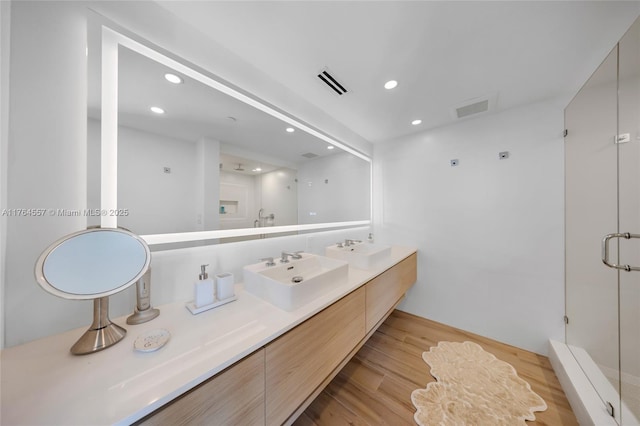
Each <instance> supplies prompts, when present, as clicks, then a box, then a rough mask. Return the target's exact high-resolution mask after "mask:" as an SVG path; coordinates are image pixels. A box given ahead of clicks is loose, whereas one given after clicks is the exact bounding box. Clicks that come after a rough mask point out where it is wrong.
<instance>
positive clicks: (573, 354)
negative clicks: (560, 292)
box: [549, 340, 640, 426]
mask: <svg viewBox="0 0 640 426" xmlns="http://www.w3.org/2000/svg"><path fill="white" fill-rule="evenodd" d="M549 360H550V361H551V366H552V367H553V370H554V371H555V373H556V376H557V377H558V380H559V381H560V384H561V385H562V389H563V390H564V392H565V394H566V395H567V399H568V400H569V404H571V408H572V409H573V411H574V413H575V415H576V418H577V419H578V422H579V423H580V424H581V425H598V426H618V422H617V421H616V420H615V419H614V418H613V417H611V416H610V415H609V413H608V412H607V406H606V405H605V403H604V402H603V398H604V399H605V400H606V401H608V402H611V403H612V405H613V406H614V407H615V409H618V407H619V406H620V403H619V401H620V398H619V396H618V393H617V392H616V390H615V388H614V387H613V385H612V384H611V382H610V381H609V380H608V379H607V377H605V375H604V374H603V373H602V371H601V370H600V369H599V368H598V366H597V365H596V363H595V362H593V360H592V359H591V357H590V356H589V354H588V353H587V352H586V351H585V350H584V349H582V348H579V347H576V346H569V345H567V344H565V343H562V342H558V341H556V340H550V341H549ZM578 360H579V362H578ZM587 374H588V376H587ZM594 386H596V387H597V388H598V389H600V392H602V395H603V396H602V397H601V396H600V395H599V394H598V392H596V390H595V389H596V388H595V387H594ZM622 411H623V412H622V421H623V423H622V425H623V426H631V425H640V421H638V419H637V417H636V416H634V414H633V413H632V411H631V410H630V409H629V408H628V407H627V406H626V405H624V404H622ZM616 417H618V418H620V416H616Z"/></svg>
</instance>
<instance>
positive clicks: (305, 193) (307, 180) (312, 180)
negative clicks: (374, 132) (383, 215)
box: [298, 152, 371, 224]
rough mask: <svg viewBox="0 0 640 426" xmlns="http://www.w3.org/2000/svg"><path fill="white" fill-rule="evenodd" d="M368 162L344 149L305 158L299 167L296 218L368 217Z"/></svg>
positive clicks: (316, 220)
mask: <svg viewBox="0 0 640 426" xmlns="http://www.w3.org/2000/svg"><path fill="white" fill-rule="evenodd" d="M370 173H371V169H370V163H368V162H367V161H364V160H362V159H360V158H358V157H355V156H353V155H351V154H348V153H346V152H342V153H338V154H333V155H330V156H326V157H319V158H314V159H312V160H309V161H306V162H304V163H302V164H301V165H300V167H299V168H298V222H299V223H301V224H302V223H325V222H341V221H346V220H366V219H367V218H369V214H370V210H371V203H370V200H371V198H370V196H369V193H368V191H363V190H362V189H363V188H369V187H370V181H371V174H370Z"/></svg>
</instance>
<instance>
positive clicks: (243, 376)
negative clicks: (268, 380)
mask: <svg viewBox="0 0 640 426" xmlns="http://www.w3.org/2000/svg"><path fill="white" fill-rule="evenodd" d="M264 423H265V422H264V349H260V350H258V351H256V352H254V353H253V354H252V355H249V356H248V357H246V358H244V359H242V360H241V361H238V362H237V363H236V364H234V365H232V366H231V367H229V368H227V369H226V370H224V371H222V372H221V373H218V374H217V375H215V376H214V377H212V378H210V379H209V380H207V381H206V382H204V383H202V384H201V385H199V386H197V387H195V388H194V389H192V390H190V391H189V392H187V393H185V394H184V395H182V396H180V397H178V398H177V399H175V400H174V401H172V402H170V403H169V404H167V405H165V406H164V407H163V408H161V409H159V410H158V411H156V412H154V413H151V414H150V415H149V416H148V417H145V418H144V419H142V420H141V421H140V422H139V423H138V424H144V425H194V424H195V425H226V424H230V425H231V424H234V425H263V424H264Z"/></svg>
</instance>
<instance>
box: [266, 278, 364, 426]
mask: <svg viewBox="0 0 640 426" xmlns="http://www.w3.org/2000/svg"><path fill="white" fill-rule="evenodd" d="M364 306H365V291H364V288H360V289H358V290H356V291H354V292H353V293H351V294H349V295H348V296H346V297H344V298H343V299H341V300H339V301H338V302H336V303H334V304H333V305H331V306H329V307H328V308H326V309H325V310H323V311H322V312H320V313H318V314H317V315H315V316H314V317H312V318H310V319H308V320H307V321H305V322H304V323H302V324H300V325H299V326H297V327H296V328H294V329H293V330H291V331H289V332H287V333H286V334H284V335H282V336H281V337H279V338H278V339H277V340H275V341H274V342H272V343H270V344H269V345H267V347H266V368H267V373H266V378H267V383H266V391H267V394H266V404H267V410H266V411H267V424H268V425H276V424H282V423H283V422H284V421H286V420H287V419H288V418H289V416H290V415H291V414H292V413H293V412H294V411H295V410H296V409H297V408H298V406H300V404H302V403H303V402H304V401H305V400H306V399H307V397H308V396H309V395H310V394H311V393H312V392H313V391H314V390H315V389H316V388H317V387H318V386H319V385H320V384H321V383H322V382H323V381H324V379H325V378H327V377H328V376H329V375H330V374H331V372H332V371H333V370H334V369H335V368H336V367H337V366H338V365H339V364H340V362H342V360H343V359H344V358H345V357H346V356H347V355H348V354H349V352H350V351H351V350H352V349H353V348H354V346H355V345H356V344H357V343H358V342H360V341H361V340H362V339H363V338H364V335H365V331H364V328H365V314H364Z"/></svg>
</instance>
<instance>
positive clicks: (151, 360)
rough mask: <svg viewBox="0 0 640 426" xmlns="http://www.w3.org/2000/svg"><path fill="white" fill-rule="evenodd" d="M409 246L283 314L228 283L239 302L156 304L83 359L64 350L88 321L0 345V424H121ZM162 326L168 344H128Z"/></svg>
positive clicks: (280, 330) (401, 255)
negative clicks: (142, 348) (194, 310)
mask: <svg viewBox="0 0 640 426" xmlns="http://www.w3.org/2000/svg"><path fill="white" fill-rule="evenodd" d="M415 252H416V250H415V249H413V248H409V247H398V246H394V247H393V249H392V252H391V258H390V259H389V260H388V261H387V262H385V264H383V265H381V266H380V267H378V268H376V269H372V270H362V269H356V268H349V280H348V283H347V284H345V285H343V286H341V287H340V288H337V289H335V290H332V291H331V292H329V293H327V294H326V295H323V296H322V297H319V298H318V299H317V300H314V301H313V302H311V303H309V304H307V305H305V306H302V307H300V308H299V309H297V310H295V311H292V312H286V311H283V310H281V309H278V308H276V307H275V306H273V305H271V304H269V303H267V302H264V301H262V300H261V299H258V298H256V297H254V296H253V295H251V294H249V293H246V292H244V291H243V290H242V286H241V285H237V286H236V295H237V297H238V300H237V301H235V302H232V303H229V304H226V305H223V306H220V307H218V308H215V309H212V310H210V311H206V312H203V313H200V314H198V315H192V314H191V313H190V312H189V311H188V310H187V309H186V307H185V302H184V301H183V302H176V303H171V304H168V305H163V306H159V307H158V308H159V309H160V316H159V317H158V318H156V319H154V320H152V321H150V322H148V323H145V324H140V325H127V324H126V323H125V321H126V316H124V317H121V318H116V319H115V320H113V322H114V323H116V324H118V325H121V326H123V327H125V328H126V329H127V335H126V337H125V338H124V339H123V341H121V342H119V343H118V344H116V345H114V346H112V347H110V348H108V349H105V350H103V351H100V352H96V353H94V354H91V355H84V356H74V355H71V354H70V353H69V348H70V347H71V346H72V345H73V344H74V343H75V341H76V340H77V339H78V338H79V337H80V336H81V335H82V333H84V332H85V331H86V329H87V327H88V324H87V327H85V328H81V329H77V330H73V331H69V332H66V333H63V334H59V335H56V336H51V337H47V338H44V339H40V340H36V341H34V342H30V343H27V344H24V345H20V346H16V347H12V348H8V349H5V350H3V351H2V357H1V361H0V368H1V370H0V372H1V374H0V380H1V384H2V386H1V389H0V400H1V407H0V421H1V422H2V424H6V425H18V424H28V425H45V424H46V425H74V424H78V425H89V424H91V425H95V424H130V423H133V422H135V421H136V420H139V419H141V418H142V417H144V416H146V415H147V414H149V413H151V412H153V411H155V410H156V409H158V408H159V407H161V406H162V405H164V404H166V403H167V402H169V401H171V400H172V399H174V398H175V397H177V396H178V395H180V394H182V393H184V392H186V391H187V390H189V389H191V388H193V387H194V386H196V385H198V384H200V383H202V382H203V381H205V380H207V379H208V378H210V377H212V376H214V375H215V374H217V373H219V372H220V371H222V370H224V369H225V368H227V367H228V366H230V365H232V364H233V363H235V362H236V361H239V360H240V359H242V358H244V357H245V356H246V355H249V354H250V353H252V352H253V351H255V350H256V349H259V348H261V347H262V346H264V345H266V344H267V343H269V342H270V341H272V340H273V339H275V338H276V337H278V336H280V335H282V334H284V333H285V332H286V331H288V330H290V329H291V328H293V327H295V326H296V325H298V324H300V323H301V322H303V321H305V320H306V319H308V318H310V317H311V316H313V315H315V314H316V313H318V312H319V311H321V310H322V309H324V308H326V307H327V306H329V305H330V304H332V303H333V302H335V301H337V300H338V299H340V298H342V297H343V296H344V295H346V294H348V293H349V292H351V291H353V290H354V289H356V288H358V287H360V286H361V285H362V284H364V283H366V282H367V281H369V280H371V279H372V278H374V277H375V276H377V275H379V274H380V273H382V272H384V271H385V270H386V269H388V268H390V267H391V266H393V265H395V264H396V263H398V262H400V261H401V260H403V259H405V258H407V257H408V256H410V255H411V254H413V253H415ZM159 328H164V329H167V330H169V332H170V333H171V339H170V340H169V342H168V343H167V344H166V346H164V347H163V348H161V349H160V350H158V351H156V352H149V353H142V352H137V351H135V350H134V349H133V342H134V341H135V339H136V337H138V336H139V335H141V334H142V333H145V332H147V331H150V330H155V329H159Z"/></svg>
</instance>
